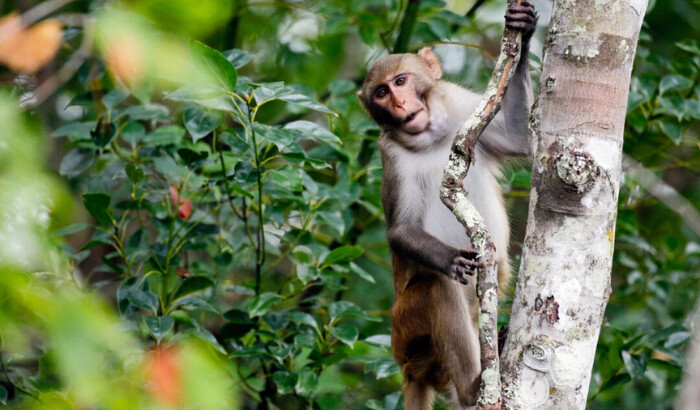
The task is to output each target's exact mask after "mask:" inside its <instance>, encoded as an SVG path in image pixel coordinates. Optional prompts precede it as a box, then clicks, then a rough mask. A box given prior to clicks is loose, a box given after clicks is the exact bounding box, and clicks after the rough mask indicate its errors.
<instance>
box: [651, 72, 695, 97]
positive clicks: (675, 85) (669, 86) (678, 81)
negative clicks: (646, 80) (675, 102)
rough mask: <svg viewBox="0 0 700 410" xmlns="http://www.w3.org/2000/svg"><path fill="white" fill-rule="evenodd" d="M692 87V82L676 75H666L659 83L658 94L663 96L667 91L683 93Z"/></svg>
mask: <svg viewBox="0 0 700 410" xmlns="http://www.w3.org/2000/svg"><path fill="white" fill-rule="evenodd" d="M692 86H693V82H692V81H691V80H689V79H687V78H685V77H683V76H680V75H677V74H671V75H667V76H665V77H664V78H662V79H661V82H660V83H659V94H661V95H664V94H666V93H667V92H669V91H683V90H687V89H689V88H690V87H692Z"/></svg>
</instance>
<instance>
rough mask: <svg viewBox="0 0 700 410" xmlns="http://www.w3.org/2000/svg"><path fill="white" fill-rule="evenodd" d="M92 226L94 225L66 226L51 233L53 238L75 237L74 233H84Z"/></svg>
mask: <svg viewBox="0 0 700 410" xmlns="http://www.w3.org/2000/svg"><path fill="white" fill-rule="evenodd" d="M91 226H92V225H90V224H86V223H77V224H72V225H68V226H64V227H63V228H61V229H59V230H57V231H55V232H53V233H51V236H55V237H61V236H68V235H73V234H74V233H77V232H80V231H84V230H85V229H88V228H90V227H91Z"/></svg>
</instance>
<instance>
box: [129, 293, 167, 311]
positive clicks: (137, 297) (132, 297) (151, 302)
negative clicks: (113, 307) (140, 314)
mask: <svg viewBox="0 0 700 410" xmlns="http://www.w3.org/2000/svg"><path fill="white" fill-rule="evenodd" d="M126 298H127V300H128V301H129V303H131V304H132V305H134V306H136V307H137V308H141V309H147V310H150V311H152V312H154V313H155V312H157V311H158V306H160V303H159V302H158V297H157V296H156V295H155V294H153V293H151V292H148V291H143V290H136V289H132V290H131V291H130V292H128V294H127V295H126Z"/></svg>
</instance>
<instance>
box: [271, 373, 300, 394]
mask: <svg viewBox="0 0 700 410" xmlns="http://www.w3.org/2000/svg"><path fill="white" fill-rule="evenodd" d="M272 380H273V381H274V382H275V384H276V385H277V393H279V394H287V393H289V392H291V391H292V390H294V385H296V383H297V375H296V373H294V372H291V373H290V372H288V371H286V370H285V371H278V372H275V374H273V375H272Z"/></svg>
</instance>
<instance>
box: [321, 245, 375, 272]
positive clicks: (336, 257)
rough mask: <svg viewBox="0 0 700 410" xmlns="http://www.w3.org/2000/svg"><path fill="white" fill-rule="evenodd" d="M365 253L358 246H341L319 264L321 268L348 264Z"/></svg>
mask: <svg viewBox="0 0 700 410" xmlns="http://www.w3.org/2000/svg"><path fill="white" fill-rule="evenodd" d="M363 253H365V250H364V249H362V248H360V247H359V246H341V247H340V248H335V249H333V250H332V251H331V252H330V253H329V254H328V255H326V257H325V258H323V262H322V263H321V267H322V268H325V267H327V266H330V265H333V264H335V263H342V262H349V261H351V260H353V259H355V258H357V257H359V256H361V255H362V254H363Z"/></svg>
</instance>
